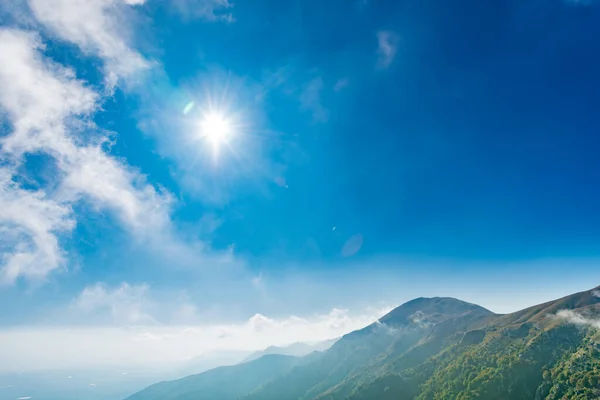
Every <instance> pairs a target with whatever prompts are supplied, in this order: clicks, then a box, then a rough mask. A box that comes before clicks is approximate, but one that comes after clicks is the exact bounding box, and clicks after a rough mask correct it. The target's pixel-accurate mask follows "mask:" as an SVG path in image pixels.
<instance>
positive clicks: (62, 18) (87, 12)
mask: <svg viewBox="0 0 600 400" xmlns="http://www.w3.org/2000/svg"><path fill="white" fill-rule="evenodd" d="M28 2H29V6H30V7H31V10H32V12H33V14H34V15H35V17H36V18H37V20H38V21H39V22H41V23H42V24H43V25H45V26H46V27H48V28H49V29H50V30H51V31H52V32H54V33H55V34H56V35H58V36H59V37H60V38H62V39H63V40H66V41H69V42H72V43H75V44H76V45H78V46H79V47H80V48H81V49H82V50H83V51H85V52H88V53H91V54H97V55H98V56H100V57H101V58H102V59H103V60H104V61H105V62H106V67H107V71H108V76H107V79H108V80H109V81H110V82H114V81H115V79H116V78H123V77H131V76H132V74H133V73H135V72H138V71H139V70H140V69H143V68H146V67H148V66H149V63H148V61H147V60H145V59H144V58H143V57H142V56H141V55H140V54H139V53H137V52H136V51H133V50H132V49H131V48H130V46H129V44H128V40H127V38H128V37H129V36H130V32H129V26H130V21H128V20H127V17H126V15H127V13H126V4H129V5H132V4H141V3H143V1H139V0H125V1H121V0H28Z"/></svg>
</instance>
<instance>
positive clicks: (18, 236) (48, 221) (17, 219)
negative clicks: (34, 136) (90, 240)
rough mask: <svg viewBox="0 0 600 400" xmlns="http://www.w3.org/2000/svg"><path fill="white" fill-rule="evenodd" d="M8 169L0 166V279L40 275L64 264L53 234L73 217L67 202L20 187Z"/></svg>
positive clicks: (65, 227) (9, 280) (70, 225)
mask: <svg viewBox="0 0 600 400" xmlns="http://www.w3.org/2000/svg"><path fill="white" fill-rule="evenodd" d="M11 175H12V174H11V172H10V171H8V170H7V169H5V168H1V169H0V236H1V237H2V242H1V245H0V246H1V247H0V251H1V252H2V258H1V260H2V262H1V264H0V265H2V267H1V268H0V282H3V283H13V282H14V281H15V280H16V279H17V278H18V277H20V276H22V277H25V278H27V279H41V278H44V277H45V276H46V275H47V274H48V273H49V272H51V271H52V270H55V269H57V268H59V267H61V266H63V265H65V254H64V252H63V251H62V250H61V248H60V246H59V243H58V237H57V234H59V233H62V232H68V231H70V230H71V229H72V228H73V226H74V224H75V221H74V220H73V218H72V215H71V214H72V213H71V209H70V208H69V206H67V205H64V204H60V203H57V202H55V201H53V200H51V199H48V198H47V196H46V194H45V193H44V192H43V191H27V190H23V189H21V188H20V187H19V186H18V185H17V184H16V183H15V182H13V181H12V179H11Z"/></svg>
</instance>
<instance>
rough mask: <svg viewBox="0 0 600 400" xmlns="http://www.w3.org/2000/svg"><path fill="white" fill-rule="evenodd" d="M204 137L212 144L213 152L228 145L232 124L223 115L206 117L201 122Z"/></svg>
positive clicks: (213, 114)
mask: <svg viewBox="0 0 600 400" xmlns="http://www.w3.org/2000/svg"><path fill="white" fill-rule="evenodd" d="M200 130H201V134H202V136H203V137H204V138H205V139H206V141H208V143H210V144H211V146H212V147H213V150H215V151H216V150H218V148H219V147H220V146H222V145H223V144H225V143H227V141H228V140H229V138H230V136H231V133H232V132H231V131H232V129H231V123H230V122H229V120H227V118H225V117H224V116H223V115H221V114H217V113H211V114H208V115H205V116H204V118H203V119H202V121H200Z"/></svg>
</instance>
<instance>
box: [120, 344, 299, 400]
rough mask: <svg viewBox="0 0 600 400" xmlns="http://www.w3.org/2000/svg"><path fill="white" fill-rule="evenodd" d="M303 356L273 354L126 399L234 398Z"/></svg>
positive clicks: (207, 399)
mask: <svg viewBox="0 0 600 400" xmlns="http://www.w3.org/2000/svg"><path fill="white" fill-rule="evenodd" d="M301 363H302V359H301V358H298V357H293V356H284V355H279V354H272V355H266V356H263V357H261V358H259V359H257V360H254V361H252V362H248V363H242V364H238V365H234V366H229V367H219V368H215V369H211V370H210V371H206V372H204V373H201V374H197V375H191V376H188V377H185V378H182V379H178V380H175V381H168V382H160V383H157V384H155V385H152V386H150V387H148V388H146V389H144V390H142V391H141V392H138V393H136V394H134V395H132V396H130V397H128V398H127V399H128V400H216V399H219V400H235V399H238V398H240V397H241V396H243V395H245V394H247V393H250V392H252V391H253V390H255V389H258V388H259V387H260V386H261V385H263V384H264V383H266V382H267V381H269V380H271V379H274V378H277V377H278V376H281V375H284V374H286V373H288V372H289V371H290V370H291V369H292V368H293V367H294V366H296V365H299V364H301Z"/></svg>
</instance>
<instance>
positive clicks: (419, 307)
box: [379, 297, 493, 323]
mask: <svg viewBox="0 0 600 400" xmlns="http://www.w3.org/2000/svg"><path fill="white" fill-rule="evenodd" d="M467 313H469V314H477V315H493V313H492V312H491V311H489V310H487V309H485V308H483V307H481V306H478V305H476V304H472V303H467V302H466V301H462V300H458V299H455V298H453V297H418V298H416V299H413V300H410V301H408V302H406V303H404V304H402V305H401V306H399V307H396V308H394V309H393V310H392V311H390V312H389V313H387V314H386V315H384V316H383V317H381V318H380V319H379V322H381V323H403V322H409V321H411V320H413V319H414V317H415V316H419V317H421V318H423V317H432V316H437V317H439V318H441V319H445V318H452V317H458V316H461V315H465V314H467Z"/></svg>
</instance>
